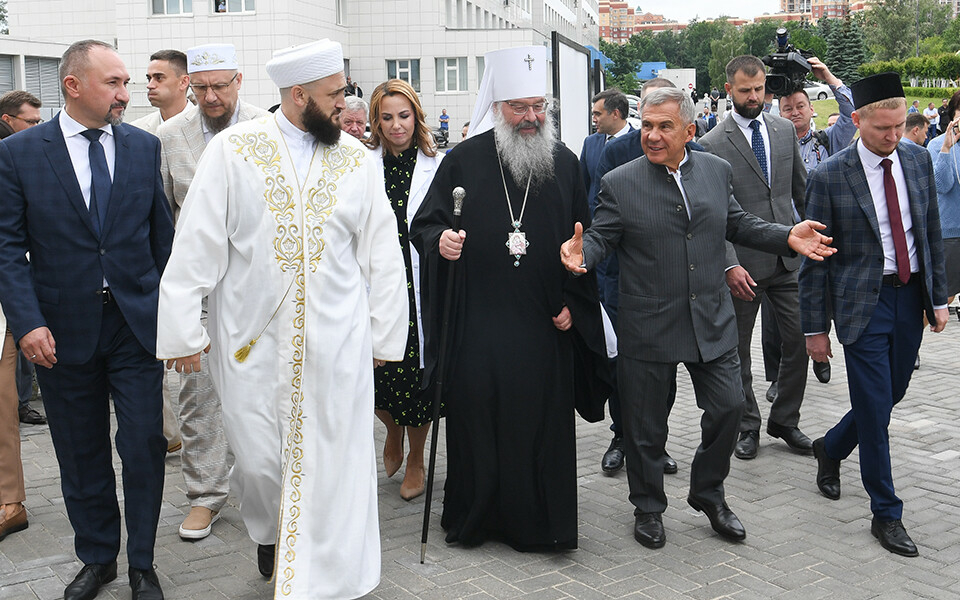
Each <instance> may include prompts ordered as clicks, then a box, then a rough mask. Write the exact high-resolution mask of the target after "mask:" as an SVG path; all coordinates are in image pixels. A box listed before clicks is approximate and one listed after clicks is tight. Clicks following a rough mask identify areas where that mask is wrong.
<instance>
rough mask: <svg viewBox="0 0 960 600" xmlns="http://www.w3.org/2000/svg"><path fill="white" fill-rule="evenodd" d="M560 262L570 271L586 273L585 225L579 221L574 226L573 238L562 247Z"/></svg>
mask: <svg viewBox="0 0 960 600" xmlns="http://www.w3.org/2000/svg"><path fill="white" fill-rule="evenodd" d="M560 262H562V263H563V266H564V267H566V269H567V270H568V271H571V272H573V273H586V272H587V270H586V269H584V268H583V267H581V266H580V265H582V264H583V225H581V224H580V222H579V221H578V222H577V223H574V225H573V237H572V238H570V239H569V240H567V241H565V242H564V243H563V245H562V246H560Z"/></svg>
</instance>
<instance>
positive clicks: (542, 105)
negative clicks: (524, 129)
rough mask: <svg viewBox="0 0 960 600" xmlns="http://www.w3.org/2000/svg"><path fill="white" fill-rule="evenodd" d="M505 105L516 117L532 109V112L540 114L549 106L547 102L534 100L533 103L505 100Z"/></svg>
mask: <svg viewBox="0 0 960 600" xmlns="http://www.w3.org/2000/svg"><path fill="white" fill-rule="evenodd" d="M507 106H509V107H510V110H512V111H513V114H515V115H517V116H518V117H522V116H523V115H525V114H527V111H528V110H530V109H533V112H534V114H537V115H542V114H543V113H545V112H547V109H548V108H550V103H549V102H535V103H534V104H526V103H524V102H507Z"/></svg>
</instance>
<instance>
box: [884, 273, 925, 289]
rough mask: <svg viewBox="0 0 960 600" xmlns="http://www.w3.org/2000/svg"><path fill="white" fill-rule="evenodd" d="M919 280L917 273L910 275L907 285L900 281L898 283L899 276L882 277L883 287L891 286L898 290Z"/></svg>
mask: <svg viewBox="0 0 960 600" xmlns="http://www.w3.org/2000/svg"><path fill="white" fill-rule="evenodd" d="M919 278H920V274H919V273H910V279H908V280H907V283H903V282H902V281H900V276H899V275H897V274H896V273H890V274H889V275H884V276H883V285H892V286H893V287H895V288H898V287H903V286H905V285H909V284H911V283H913V281H914V280H915V279H919Z"/></svg>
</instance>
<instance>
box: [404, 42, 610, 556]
mask: <svg viewBox="0 0 960 600" xmlns="http://www.w3.org/2000/svg"><path fill="white" fill-rule="evenodd" d="M485 63H486V65H487V67H486V71H485V73H484V77H483V81H482V82H481V85H480V92H479V98H478V102H477V106H476V109H475V110H474V115H473V118H472V119H471V121H470V123H471V129H470V134H469V137H468V139H467V140H466V141H464V142H462V143H461V144H459V145H457V147H455V148H454V149H453V150H452V151H451V152H450V154H449V155H448V156H447V157H446V158H445V159H444V161H443V162H442V163H441V165H440V167H439V169H438V170H437V174H436V176H435V178H434V180H433V185H432V186H431V188H430V191H429V193H428V194H427V197H426V198H425V199H424V202H423V204H422V206H421V207H420V210H419V212H418V213H417V215H416V217H415V218H414V220H413V224H412V226H411V228H410V233H411V241H412V242H413V244H414V245H415V246H416V248H417V250H418V251H419V252H420V256H421V265H422V266H421V273H422V275H421V277H422V285H421V294H422V306H423V308H422V310H423V327H424V336H425V337H424V339H425V350H424V354H425V356H424V360H425V368H426V371H425V375H424V381H432V380H433V379H434V378H435V376H436V366H437V361H438V357H439V352H441V349H440V348H439V338H440V323H441V321H442V317H443V315H442V311H443V294H444V290H445V286H446V281H447V274H448V270H449V267H450V265H452V264H453V263H452V262H451V261H458V262H457V268H456V270H455V275H454V278H455V281H454V290H455V291H454V295H453V302H452V306H451V309H450V310H451V312H450V315H451V317H450V327H451V328H450V344H449V348H447V349H446V350H443V351H445V352H447V353H448V357H447V360H446V364H447V365H448V368H447V369H446V371H447V372H446V373H445V374H444V379H443V381H444V392H445V393H444V402H445V405H446V407H447V409H446V410H447V426H446V436H447V480H446V486H445V488H444V490H445V495H444V503H443V517H442V520H441V524H442V526H443V528H444V529H445V530H446V531H447V536H446V540H447V542H450V543H454V542H459V543H460V544H463V545H465V546H470V545H476V544H480V543H482V542H483V541H484V540H486V539H488V538H493V539H499V540H502V541H504V542H506V543H508V544H510V545H511V546H513V547H514V548H516V549H517V550H524V551H528V550H562V549H571V548H576V547H577V490H576V475H577V473H576V468H577V465H576V447H575V444H576V436H575V433H576V432H575V427H574V408H575V407H576V409H577V410H578V411H579V412H580V414H581V415H582V416H583V417H584V418H585V419H587V420H589V421H598V420H601V419H603V402H604V400H605V398H606V396H607V395H608V392H609V391H610V386H609V383H608V382H609V379H610V378H609V374H608V373H607V371H606V369H607V364H608V361H607V358H606V348H605V345H604V341H605V339H604V334H603V326H602V322H601V315H600V304H599V302H598V298H597V286H596V280H595V278H594V277H593V275H592V274H588V275H586V276H583V277H573V276H571V275H570V274H568V273H567V272H566V271H565V270H564V269H563V267H562V265H560V264H559V261H557V256H558V254H559V249H560V244H561V243H562V242H563V241H564V240H565V239H566V238H567V236H568V235H569V232H570V231H572V230H573V225H574V223H576V222H577V221H580V222H582V223H587V222H588V221H589V220H590V211H589V209H588V207H587V199H586V196H585V193H584V189H583V183H582V181H581V178H580V169H579V166H578V162H577V157H576V155H574V154H573V153H572V152H571V151H570V150H568V149H567V148H566V147H564V146H563V145H562V144H560V143H559V142H558V141H557V140H555V139H554V129H553V124H552V122H551V118H550V111H549V104H548V102H547V101H546V99H545V97H544V95H545V91H546V78H547V56H546V50H545V48H543V47H542V46H532V47H523V48H511V49H507V50H499V51H495V52H490V53H488V54H487V55H486V57H485ZM455 187H463V188H464V189H465V191H466V199H465V201H464V203H463V215H462V229H461V230H460V231H458V232H454V231H453V230H452V229H451V228H450V227H451V223H452V222H453V200H452V192H453V189H454V188H455Z"/></svg>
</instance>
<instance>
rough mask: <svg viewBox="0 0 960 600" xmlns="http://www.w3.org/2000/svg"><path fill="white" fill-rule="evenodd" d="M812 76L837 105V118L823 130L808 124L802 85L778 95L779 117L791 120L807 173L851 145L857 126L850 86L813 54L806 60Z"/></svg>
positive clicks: (810, 111) (808, 107)
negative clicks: (838, 108)
mask: <svg viewBox="0 0 960 600" xmlns="http://www.w3.org/2000/svg"><path fill="white" fill-rule="evenodd" d="M807 62H809V63H810V67H811V72H812V73H813V76H814V77H816V78H817V79H819V80H820V81H822V82H824V83H826V84H827V85H829V86H830V90H831V91H833V96H834V98H836V100H837V104H838V105H839V106H840V118H839V119H837V122H836V124H835V125H832V126H830V127H827V128H826V129H824V130H822V131H814V130H813V129H812V128H811V127H810V120H811V119H812V118H813V104H812V103H811V102H810V98H809V97H808V96H807V92H805V91H804V90H803V89H802V88H801V89H798V90H797V91H796V92H794V93H792V94H789V95H787V96H783V97H782V98H780V116H781V117H783V118H785V119H789V120H790V121H792V122H793V126H794V128H796V130H797V139H798V140H799V142H800V155H801V156H802V157H803V166H804V167H805V168H806V169H807V173H809V172H810V171H812V170H813V169H815V168H817V166H818V165H819V164H820V163H822V162H823V161H825V160H826V159H827V157H828V156H830V155H831V154H834V153H836V152H839V151H840V150H842V149H844V148H846V147H847V146H848V145H850V141H851V140H852V139H853V135H854V134H855V133H856V132H857V128H856V127H855V126H854V124H853V119H852V118H851V117H850V115H851V114H852V113H853V100H852V99H851V98H852V94H851V93H850V88H848V87H847V86H845V85H844V84H843V82H842V81H840V80H839V79H838V78H837V76H836V75H834V74H833V73H831V72H830V69H828V68H827V65H825V64H823V63H822V62H820V60H819V59H818V58H816V57H811V58H808V59H807Z"/></svg>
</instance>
